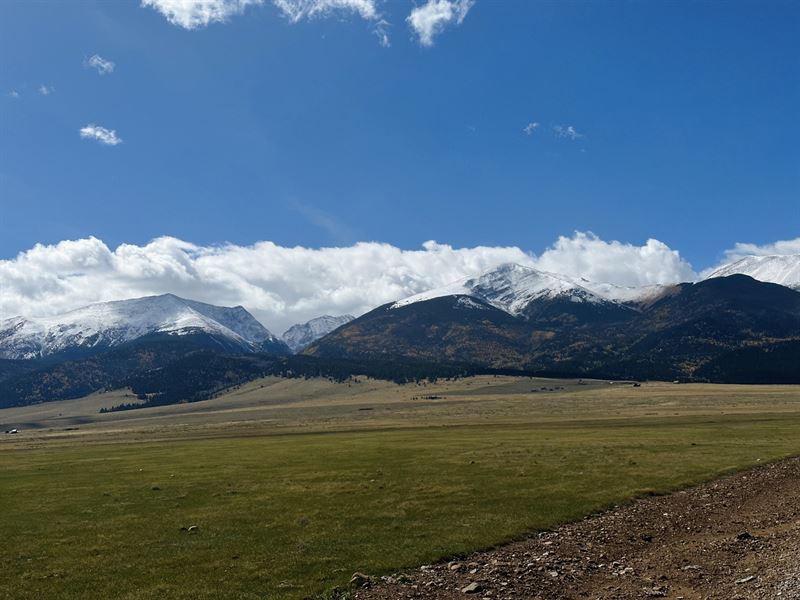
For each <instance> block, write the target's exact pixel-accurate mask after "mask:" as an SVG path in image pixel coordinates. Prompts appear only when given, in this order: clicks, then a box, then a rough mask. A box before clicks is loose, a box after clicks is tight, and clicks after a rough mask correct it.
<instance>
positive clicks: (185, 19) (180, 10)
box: [142, 0, 263, 29]
mask: <svg viewBox="0 0 800 600" xmlns="http://www.w3.org/2000/svg"><path fill="white" fill-rule="evenodd" d="M262 2H263V0H142V6H147V7H150V8H153V9H155V10H157V11H158V12H160V13H161V14H162V15H164V16H165V17H166V18H167V20H168V21H169V22H170V23H172V24H173V25H178V26H179V27H183V28H184V29H197V28H198V27H205V26H207V25H209V24H211V23H223V22H225V21H227V20H228V19H229V18H230V17H232V16H234V15H239V14H242V13H243V12H244V10H245V8H247V7H248V6H252V5H255V4H262Z"/></svg>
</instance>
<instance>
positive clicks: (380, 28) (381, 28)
mask: <svg viewBox="0 0 800 600" xmlns="http://www.w3.org/2000/svg"><path fill="white" fill-rule="evenodd" d="M389 27H391V23H389V21H387V20H386V19H380V20H379V21H378V22H377V23H375V28H374V29H373V33H374V34H375V35H376V36H377V37H378V42H379V43H380V45H381V46H383V47H384V48H388V47H389V46H391V45H392V44H391V41H390V40H389Z"/></svg>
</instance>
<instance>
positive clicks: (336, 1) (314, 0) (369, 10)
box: [273, 0, 380, 23]
mask: <svg viewBox="0 0 800 600" xmlns="http://www.w3.org/2000/svg"><path fill="white" fill-rule="evenodd" d="M375 2H376V0H273V3H274V4H275V6H277V7H278V9H279V10H280V11H281V12H282V13H283V14H284V16H286V17H287V18H288V19H289V20H290V21H292V22H293V23H297V22H299V21H302V20H303V19H311V18H314V17H327V16H330V15H331V14H333V13H337V12H350V13H355V14H357V15H358V16H360V17H361V18H362V19H364V20H367V21H374V20H377V19H379V18H380V14H379V13H378V8H377V6H376V4H375Z"/></svg>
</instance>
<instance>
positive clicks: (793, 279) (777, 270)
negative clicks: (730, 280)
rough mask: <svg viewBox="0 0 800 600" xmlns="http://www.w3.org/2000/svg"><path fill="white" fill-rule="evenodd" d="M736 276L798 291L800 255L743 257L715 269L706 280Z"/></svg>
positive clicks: (799, 283) (799, 285) (799, 288)
mask: <svg viewBox="0 0 800 600" xmlns="http://www.w3.org/2000/svg"><path fill="white" fill-rule="evenodd" d="M737 274H738V275H749V276H750V277H752V278H753V279H758V280H759V281H766V282H768V283H777V284H778V285H783V286H786V287H789V288H793V289H796V290H800V254H772V255H768V256H745V257H744V258H742V259H739V260H737V261H735V262H732V263H730V264H727V265H724V266H722V267H719V268H718V269H715V270H714V271H712V272H711V274H710V275H708V276H707V277H706V279H713V278H714V277H727V276H728V275H737Z"/></svg>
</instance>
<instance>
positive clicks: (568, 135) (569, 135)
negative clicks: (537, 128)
mask: <svg viewBox="0 0 800 600" xmlns="http://www.w3.org/2000/svg"><path fill="white" fill-rule="evenodd" d="M553 131H555V133H556V137H560V138H565V139H568V140H573V141H574V140H578V139H580V138H582V137H584V135H583V134H582V133H578V132H577V131H576V130H575V127H573V126H572V125H554V126H553Z"/></svg>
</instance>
